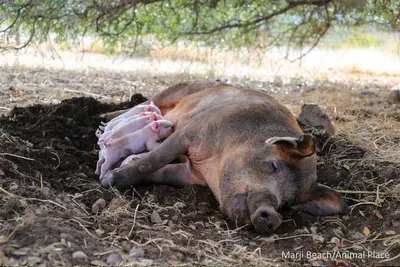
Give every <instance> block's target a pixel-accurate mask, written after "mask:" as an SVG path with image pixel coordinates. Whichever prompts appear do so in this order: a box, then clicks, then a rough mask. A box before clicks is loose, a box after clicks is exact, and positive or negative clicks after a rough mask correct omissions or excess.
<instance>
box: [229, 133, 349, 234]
mask: <svg viewBox="0 0 400 267" xmlns="http://www.w3.org/2000/svg"><path fill="white" fill-rule="evenodd" d="M316 163H317V161H316V155H315V140H314V138H313V137H312V136H311V135H304V134H302V135H300V136H299V137H298V138H293V137H273V138H269V139H268V140H266V141H265V143H264V144H263V145H262V146H258V147H256V146H253V147H251V148H248V147H246V148H242V149H240V148H239V149H237V150H234V151H231V153H229V155H227V156H226V157H225V158H224V159H223V162H222V165H221V190H222V191H221V206H222V209H223V210H224V211H225V213H226V214H228V216H229V217H231V218H232V219H233V220H236V221H237V222H238V223H239V224H246V223H247V224H252V225H253V226H254V227H255V229H256V230H257V231H258V232H262V233H269V232H272V231H274V230H275V229H276V228H277V227H278V226H279V225H280V224H281V222H282V216H281V215H280V214H279V213H278V210H279V209H280V208H281V207H283V206H290V207H292V208H293V209H295V210H299V211H303V212H306V213H309V214H311V215H316V216H318V215H320V216H328V215H336V214H343V213H345V212H346V211H347V205H346V203H345V201H344V200H343V199H342V197H341V196H340V195H339V194H338V193H337V192H336V191H334V190H332V189H330V188H329V187H326V186H322V185H319V184H317V183H316Z"/></svg>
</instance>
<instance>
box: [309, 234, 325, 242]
mask: <svg viewBox="0 0 400 267" xmlns="http://www.w3.org/2000/svg"><path fill="white" fill-rule="evenodd" d="M312 239H313V240H314V242H315V243H324V241H325V238H324V237H323V236H322V235H316V234H314V235H313V236H312Z"/></svg>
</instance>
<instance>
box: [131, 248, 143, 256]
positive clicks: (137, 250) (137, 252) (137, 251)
mask: <svg viewBox="0 0 400 267" xmlns="http://www.w3.org/2000/svg"><path fill="white" fill-rule="evenodd" d="M129 256H131V257H133V258H143V257H144V249H143V248H132V249H131V251H129Z"/></svg>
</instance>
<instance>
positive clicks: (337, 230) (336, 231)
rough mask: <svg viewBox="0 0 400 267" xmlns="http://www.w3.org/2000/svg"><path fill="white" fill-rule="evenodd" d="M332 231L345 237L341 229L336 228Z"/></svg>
mask: <svg viewBox="0 0 400 267" xmlns="http://www.w3.org/2000/svg"><path fill="white" fill-rule="evenodd" d="M332 231H333V232H334V233H335V235H337V236H339V237H340V238H344V233H343V231H342V230H341V229H339V228H335V229H333V230H332Z"/></svg>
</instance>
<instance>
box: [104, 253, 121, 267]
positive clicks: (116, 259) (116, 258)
mask: <svg viewBox="0 0 400 267" xmlns="http://www.w3.org/2000/svg"><path fill="white" fill-rule="evenodd" d="M121 262H122V257H121V256H120V255H119V254H118V253H111V254H110V255H108V257H107V264H108V265H113V266H114V265H120V264H121Z"/></svg>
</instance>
